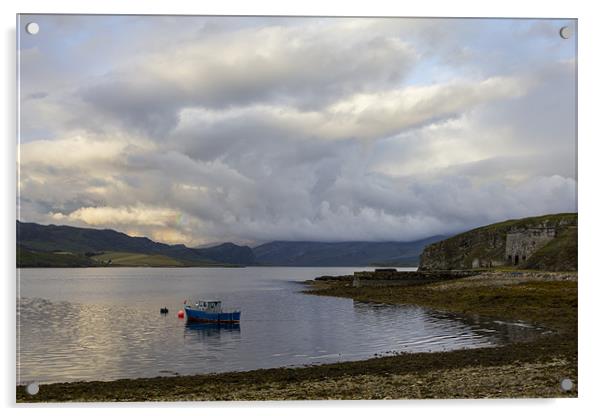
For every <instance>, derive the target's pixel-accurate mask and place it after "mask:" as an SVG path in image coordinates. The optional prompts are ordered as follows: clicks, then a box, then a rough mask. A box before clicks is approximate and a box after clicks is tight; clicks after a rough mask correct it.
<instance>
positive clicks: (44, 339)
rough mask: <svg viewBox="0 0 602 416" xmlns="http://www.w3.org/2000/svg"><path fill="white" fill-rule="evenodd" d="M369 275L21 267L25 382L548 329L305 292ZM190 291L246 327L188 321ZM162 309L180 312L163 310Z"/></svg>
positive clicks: (281, 361)
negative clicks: (323, 280)
mask: <svg viewBox="0 0 602 416" xmlns="http://www.w3.org/2000/svg"><path fill="white" fill-rule="evenodd" d="M358 270H361V269H359V268H357V267H355V268H307V267H303V268H292V267H271V268H262V267H250V268H243V269H236V268H223V269H222V268H173V269H171V268H90V269H22V270H20V273H19V275H20V276H19V280H20V285H19V288H20V298H19V301H18V311H17V313H18V321H17V322H18V328H17V329H18V334H20V336H19V342H18V346H17V350H18V351H17V354H18V355H17V378H18V380H17V381H18V382H19V383H27V382H31V381H36V382H40V383H48V382H63V381H76V380H114V379H119V378H136V377H152V376H160V375H175V374H199V373H214V372H225V371H236V370H251V369H257V368H268V367H282V366H300V365H308V364H313V363H327V362H337V361H349V360H360V359H365V358H370V357H373V356H374V355H375V354H390V353H392V352H399V351H407V352H418V351H442V350H451V349H458V348H475V347H482V346H493V345H497V344H500V343H505V342H509V341H514V340H518V339H523V338H525V337H531V336H533V335H534V333H536V332H537V331H539V330H538V329H537V328H532V327H530V326H528V325H524V324H521V323H517V322H513V323H512V322H508V323H506V322H500V321H488V320H479V319H478V318H467V317H460V316H455V315H452V314H445V313H440V312H435V311H431V310H428V309H424V308H420V307H415V306H384V305H378V304H368V303H359V302H354V301H353V300H350V299H339V298H333V297H322V296H311V295H306V294H302V293H300V291H301V290H303V289H304V286H303V285H302V284H300V283H299V282H302V281H304V280H307V279H313V278H314V277H317V276H321V275H327V274H328V275H338V274H350V273H352V272H353V271H358ZM366 270H370V269H366ZM408 270H413V269H408ZM186 298H188V299H198V298H216V299H220V300H222V301H223V302H224V306H225V307H230V306H237V307H240V308H241V309H242V317H241V322H240V325H236V326H221V327H220V326H216V325H208V324H196V325H187V324H186V323H185V321H184V320H181V319H178V317H177V311H178V310H179V309H181V307H182V301H183V300H184V299H186ZM162 306H167V307H168V308H169V314H167V315H165V316H162V315H160V313H159V309H160V308H161V307H162Z"/></svg>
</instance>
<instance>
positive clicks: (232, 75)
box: [20, 18, 576, 243]
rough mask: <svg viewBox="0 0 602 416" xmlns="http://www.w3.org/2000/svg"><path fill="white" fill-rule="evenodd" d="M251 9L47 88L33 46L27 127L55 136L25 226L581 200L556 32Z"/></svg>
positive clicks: (321, 236)
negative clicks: (260, 13)
mask: <svg viewBox="0 0 602 416" xmlns="http://www.w3.org/2000/svg"><path fill="white" fill-rule="evenodd" d="M118 20H119V19H118ZM238 21H240V19H238V20H237V19H236V18H233V19H228V20H227V21H223V22H222V21H220V19H217V18H213V19H211V18H204V19H200V18H199V19H198V20H187V22H195V24H192V25H191V28H190V30H181V31H178V30H177V26H178V24H179V23H178V20H177V19H176V20H173V21H172V20H169V19H167V20H164V19H157V20H153V22H155V23H140V22H138V23H140V24H141V25H142V27H139V28H138V29H136V31H134V33H133V35H132V36H133V38H132V42H133V44H135V45H137V47H140V49H141V50H140V51H139V52H138V53H135V52H134V49H133V47H131V45H130V46H128V47H127V48H125V47H124V49H119V51H113V52H112V53H113V54H114V55H111V54H110V53H109V55H106V56H110V57H111V56H112V57H115V56H119V57H121V55H120V54H121V53H125V52H124V51H128V52H129V53H131V55H132V56H125V55H124V56H123V59H112V60H110V65H107V66H106V68H105V67H101V69H96V68H94V70H89V72H88V73H84V74H81V75H79V76H77V77H74V78H73V80H72V82H71V83H70V82H68V81H69V80H67V79H64V78H61V76H60V71H59V69H60V67H59V66H57V65H55V66H53V67H52V68H53V74H54V75H53V76H52V82H49V85H48V87H49V88H46V87H45V83H44V81H43V77H40V76H39V75H40V74H39V73H37V71H36V70H35V68H34V66H36V67H37V66H38V65H39V64H40V63H41V62H42V63H43V62H44V59H45V55H44V54H45V53H46V52H45V50H44V48H41V49H36V50H33V49H32V50H30V51H29V52H27V53H25V55H29V57H27V56H26V57H25V61H24V64H25V65H26V66H27V68H26V70H25V74H26V76H27V77H30V78H29V79H30V81H31V82H30V83H29V84H28V87H27V93H28V94H29V95H30V96H32V94H33V95H34V96H35V94H38V93H39V92H41V91H45V92H47V93H48V94H49V95H48V96H47V97H45V98H44V99H37V100H27V101H26V103H22V105H23V107H22V109H24V110H26V112H27V114H29V120H24V126H25V127H27V128H28V129H30V130H31V131H34V130H35V131H47V132H49V133H52V134H49V137H51V138H52V140H46V141H42V140H35V141H31V142H30V143H28V145H26V146H23V147H22V149H21V150H22V155H21V161H20V163H21V172H22V177H21V178H20V190H21V193H22V196H23V197H22V199H21V201H20V209H21V211H20V212H21V214H22V216H23V219H25V220H32V221H39V222H44V223H48V222H61V223H73V224H77V225H83V226H112V227H116V228H118V229H121V230H124V231H128V232H136V233H138V234H145V235H149V236H156V238H162V237H161V236H166V235H168V233H173V235H175V236H176V237H175V238H179V236H184V237H186V238H187V239H189V240H190V241H191V242H196V243H202V242H206V241H224V240H232V241H235V242H236V241H238V242H249V241H257V242H261V241H268V240H275V239H303V240H322V241H338V240H411V239H416V238H422V237H426V236H429V235H433V234H442V233H452V232H457V231H461V230H464V229H467V228H470V227H473V226H479V225H483V224H486V223H490V222H493V221H498V220H503V219H507V218H509V217H520V216H527V215H536V214H543V213H549V212H555V211H556V212H558V211H572V210H574V209H576V201H575V192H576V182H575V175H574V172H575V158H574V144H575V140H576V138H575V136H574V128H573V127H574V124H573V123H574V122H575V116H576V115H575V113H574V106H573V105H574V102H575V91H574V83H573V81H574V77H575V73H574V65H573V64H572V63H571V62H570V59H569V60H567V59H565V57H564V55H563V54H564V53H565V52H554V53H552V54H543V53H538V51H539V52H541V51H542V50H544V49H545V50H548V49H547V48H549V47H550V46H551V45H553V44H554V43H555V42H556V39H548V38H547V37H546V36H547V35H546V33H547V32H546V31H547V30H548V28H547V27H543V26H542V27H540V28H535V29H533V30H537V31H541V36H539V38H540V39H538V40H536V41H532V42H531V43H530V41H529V38H528V37H525V35H524V33H523V32H525V31H524V30H523V29H524V27H523V26H525V25H524V24H523V23H520V24H518V26H517V28H512V27H510V28H509V27H507V25H506V23H505V22H501V23H500V22H495V25H494V24H491V25H488V23H487V22H483V21H477V22H473V21H470V22H466V21H447V20H446V21H440V20H437V21H429V20H407V21H406V20H397V19H387V20H379V19H338V20H325V19H311V20H304V19H278V18H272V19H267V20H266V19H261V18H256V19H250V20H244V19H243V20H242V23H240V24H238V23H237V22H238ZM266 22H267V23H266ZM59 23H60V26H61V28H60V31H59V32H58V33H61V34H62V35H63V34H64V33H65V32H64V31H69V30H70V29H69V25H65V24H63V23H64V22H59ZM59 23H57V24H59ZM153 24H156V25H157V26H156V29H157V30H156V31H154V30H152V29H153V28H154V26H153ZM216 25H217V26H216ZM496 25H497V26H496ZM527 26H528V25H527ZM76 27H79V26H77V25H76ZM136 27H138V26H136ZM80 29H81V27H80ZM80 29H78V30H80ZM168 29H169V30H168ZM172 29H173V30H174V33H175V35H174V37H173V38H170V37H169V36H167V37H166V36H164V35H165V33H170V32H169V31H170V30H172ZM518 29H520V30H518ZM527 29H528V27H527ZM142 33H145V34H150V35H151V39H152V40H153V41H152V42H150V41H149V44H148V45H146V47H145V41H144V40H143V37H142ZM500 33H514V35H512V36H514V37H515V39H514V40H512V39H511V38H512V36H509V37H508V38H503V39H502V36H501V35H500ZM62 35H61V36H62ZM111 36H113V35H111ZM161 38H164V39H161ZM517 38H518V39H521V41H522V43H521V42H519V43H518V44H517V43H516V39H517ZM58 39H60V36H58V35H57V36H55V41H54V42H59V40H58ZM155 40H156V41H157V42H159V43H160V46H156V45H150V44H151V43H153V42H154V41H155ZM97 42H98V41H97ZM513 42H514V43H513ZM94 44H95V43H94V42H91V41H90V42H83V43H82V44H81V45H80V47H79V48H80V49H86V47H87V46H90V45H94ZM542 45H543V46H542ZM99 47H101V46H99ZM566 47H567V44H566V43H565V44H561V48H566ZM54 48H58V46H57V45H54ZM101 48H102V47H101ZM128 48H130V49H128ZM542 48H543V49H542ZM100 50H101V51H104V49H100ZM88 52H89V51H88ZM107 53H108V52H107ZM101 55H103V56H105V55H104V52H103V53H101ZM97 58H98V57H97ZM97 58H94V57H88V58H86V61H85V62H93V63H95V64H96V63H98V62H99V59H97ZM88 59H89V60H88ZM34 64H35V65H34ZM82 68H84V69H85V66H83V67H82ZM84 72H85V71H84ZM99 73H103V74H104V75H102V76H99V75H98V74H99ZM69 74H71V72H69ZM55 77H56V79H55ZM65 84H69V87H68V88H63V87H60V88H59V87H57V85H58V86H63V85H65ZM32 97H33V96H32ZM39 98H42V97H41V96H40V97H39ZM26 118H27V115H26ZM86 210H87V211H86ZM84 214H86V215H90V216H92V217H94V222H93V223H86V218H88V217H86V215H84ZM103 215H105V216H106V218H105V221H106V222H105V223H103V222H102V220H103ZM129 218H133V219H135V221H132V224H130V226H128V227H127V229H126V228H124V227H125V225H124V224H126V222H127V220H128V219H129ZM145 218H146V219H148V221H147V222H146V223H145V222H144V220H145ZM157 224H160V225H157ZM184 237H182V238H184ZM165 238H167V237H165ZM170 241H171V240H170ZM186 241H187V242H188V240H186Z"/></svg>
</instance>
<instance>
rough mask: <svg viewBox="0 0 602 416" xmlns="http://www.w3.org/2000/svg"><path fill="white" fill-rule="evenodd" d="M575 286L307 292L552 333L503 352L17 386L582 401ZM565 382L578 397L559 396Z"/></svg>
mask: <svg viewBox="0 0 602 416" xmlns="http://www.w3.org/2000/svg"><path fill="white" fill-rule="evenodd" d="M559 276H561V278H560V279H559V278H558V277H559ZM567 276H569V278H568V279H567ZM570 276H574V278H570ZM576 280H577V273H568V274H567V273H564V274H558V273H546V272H533V273H521V276H517V273H516V272H485V273H482V274H478V275H475V276H470V277H463V278H458V279H455V280H452V281H445V282H438V283H427V284H420V285H409V286H403V287H400V286H395V287H392V286H388V285H383V286H372V287H353V286H352V285H351V284H350V283H349V282H348V281H347V282H346V281H340V280H339V281H336V280H335V281H316V280H314V281H312V283H311V284H310V285H309V287H308V290H306V291H305V293H308V294H312V295H318V296H338V297H347V298H351V299H354V300H358V301H366V302H380V303H389V304H416V305H420V306H426V307H430V308H433V309H439V310H444V311H450V312H458V313H464V314H470V315H482V316H487V317H492V318H499V319H518V320H523V321H527V322H531V323H537V324H539V325H543V326H545V327H547V328H549V329H551V330H552V333H551V334H548V335H541V336H539V337H537V339H535V340H533V341H529V342H518V343H513V344H508V345H503V346H497V347H485V348H475V349H460V350H453V351H445V352H428V353H400V354H398V355H394V356H385V357H378V358H371V359H368V360H362V361H347V362H339V363H333V364H319V365H308V366H304V367H295V368H288V367H285V368H272V369H260V370H251V371H245V372H230V373H220V374H216V375H212V374H208V375H193V376H169V377H153V378H138V379H122V380H116V381H106V382H100V381H87V382H72V383H52V384H42V385H40V391H39V393H38V394H37V395H35V396H29V395H27V393H26V392H25V388H24V386H17V402H21V403H30V402H49V401H59V402H64V401H76V402H84V401H167V400H168V401H177V400H187V401H189V400H196V401H199V400H200V401H209V400H211V401H213V400H306V399H307V400H321V399H417V398H479V397H499V398H511V397H577V300H576V299H577V282H576ZM564 378H569V379H571V380H572V381H573V383H574V386H575V387H574V388H573V389H572V390H570V391H566V392H565V391H562V390H561V389H560V381H561V380H562V379H564ZM458 380H463V382H462V383H459V382H458Z"/></svg>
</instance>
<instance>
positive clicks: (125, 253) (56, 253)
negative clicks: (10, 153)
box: [17, 221, 445, 267]
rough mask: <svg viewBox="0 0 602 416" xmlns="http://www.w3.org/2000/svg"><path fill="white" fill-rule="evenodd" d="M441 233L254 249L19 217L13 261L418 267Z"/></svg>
mask: <svg viewBox="0 0 602 416" xmlns="http://www.w3.org/2000/svg"><path fill="white" fill-rule="evenodd" d="M444 238H445V237H443V236H435V237H430V238H427V239H423V240H418V241H412V242H362V241H356V242H336V243H323V242H312V241H303V242H296V241H274V242H271V243H266V244H262V245H260V246H258V247H255V248H253V249H251V248H250V247H248V246H239V245H236V244H233V243H223V244H219V245H216V246H213V247H206V248H189V247H186V246H184V245H182V244H177V245H169V244H163V243H157V242H155V241H152V240H150V239H148V238H146V237H130V236H128V235H127V234H124V233H121V232H118V231H114V230H96V229H90V228H79V227H71V226H66V225H40V224H36V223H26V222H20V221H17V248H18V249H17V266H18V267H78V266H80V267H94V266H166V267H167V266H171V267H183V266H205V267H210V266H254V265H265V266H370V265H374V266H417V265H418V261H419V256H420V254H421V253H422V250H423V249H424V247H425V246H426V245H428V244H431V243H434V242H437V241H440V240H443V239H444Z"/></svg>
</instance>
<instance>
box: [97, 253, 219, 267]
mask: <svg viewBox="0 0 602 416" xmlns="http://www.w3.org/2000/svg"><path fill="white" fill-rule="evenodd" d="M92 260H94V261H95V262H97V263H99V264H102V265H104V266H128V267H137V266H144V267H186V266H220V264H218V263H215V262H210V261H206V262H201V261H197V262H193V261H186V260H178V259H174V258H172V257H169V256H164V255H162V254H144V253H124V252H106V253H102V254H98V255H95V256H92Z"/></svg>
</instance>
